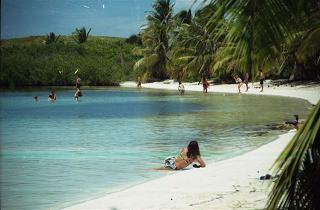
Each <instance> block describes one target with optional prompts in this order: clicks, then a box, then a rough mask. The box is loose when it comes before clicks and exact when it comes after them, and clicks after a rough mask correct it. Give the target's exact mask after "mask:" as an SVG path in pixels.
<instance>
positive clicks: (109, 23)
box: [1, 0, 200, 39]
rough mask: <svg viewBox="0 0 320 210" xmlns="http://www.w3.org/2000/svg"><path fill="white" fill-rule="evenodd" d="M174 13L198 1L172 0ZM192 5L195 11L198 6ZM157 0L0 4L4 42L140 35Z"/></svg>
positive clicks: (48, 0)
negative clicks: (86, 34)
mask: <svg viewBox="0 0 320 210" xmlns="http://www.w3.org/2000/svg"><path fill="white" fill-rule="evenodd" d="M171 1H172V2H173V3H174V5H175V6H174V12H175V13H177V12H178V11H180V10H182V9H189V8H190V7H191V6H192V5H193V3H194V1H195V0H171ZM199 2H200V1H199V0H198V1H197V3H196V5H193V7H192V9H193V10H194V9H195V8H196V7H197V5H198V4H199ZM153 3H154V0H1V39H9V38H18V37H27V36H35V35H46V34H49V33H50V32H54V33H55V34H56V35H70V34H71V33H72V32H73V31H74V30H75V28H81V27H86V28H87V29H89V28H92V30H91V33H90V34H91V35H98V36H112V37H129V36H130V35H132V34H136V33H138V32H139V31H140V28H141V26H142V25H144V24H145V23H146V22H145V17H146V15H148V13H149V12H150V11H152V4H153Z"/></svg>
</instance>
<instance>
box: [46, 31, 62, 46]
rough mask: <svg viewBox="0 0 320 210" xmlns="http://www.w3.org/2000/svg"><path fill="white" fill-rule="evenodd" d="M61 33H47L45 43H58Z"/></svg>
mask: <svg viewBox="0 0 320 210" xmlns="http://www.w3.org/2000/svg"><path fill="white" fill-rule="evenodd" d="M59 37H60V35H59V36H58V37H57V36H56V35H55V33H53V32H50V33H49V34H47V36H46V40H45V43H46V44H51V43H56V42H57V41H58V39H59Z"/></svg>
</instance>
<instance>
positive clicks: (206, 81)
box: [202, 77, 209, 93]
mask: <svg viewBox="0 0 320 210" xmlns="http://www.w3.org/2000/svg"><path fill="white" fill-rule="evenodd" d="M202 86H203V91H202V92H203V93H207V92H208V87H209V82H208V80H207V78H205V77H203V79H202Z"/></svg>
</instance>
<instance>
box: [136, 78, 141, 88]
mask: <svg viewBox="0 0 320 210" xmlns="http://www.w3.org/2000/svg"><path fill="white" fill-rule="evenodd" d="M137 88H141V78H140V77H138V82H137Z"/></svg>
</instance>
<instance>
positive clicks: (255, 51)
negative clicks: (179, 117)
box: [134, 0, 320, 81]
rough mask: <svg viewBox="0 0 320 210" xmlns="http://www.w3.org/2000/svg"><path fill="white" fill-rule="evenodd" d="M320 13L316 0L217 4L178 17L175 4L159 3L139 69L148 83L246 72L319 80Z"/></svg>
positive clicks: (144, 34)
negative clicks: (261, 70)
mask: <svg viewBox="0 0 320 210" xmlns="http://www.w3.org/2000/svg"><path fill="white" fill-rule="evenodd" d="M198 2H200V1H198ZM319 8H320V4H319V2H318V1H317V0H285V1H283V0H261V1H257V0H240V1H235V0H215V1H203V4H202V7H200V8H199V9H198V10H195V12H194V13H195V14H192V13H191V10H187V11H180V12H178V13H177V14H174V11H173V3H172V1H170V0H156V1H155V3H154V4H153V10H152V11H151V12H150V13H149V14H148V16H147V18H146V20H147V24H146V26H145V27H143V29H142V30H141V31H140V33H139V37H140V39H141V42H142V46H141V47H137V48H135V49H134V54H136V55H139V56H142V58H141V59H140V60H139V61H138V62H136V63H135V69H137V71H139V72H140V75H142V76H143V78H144V79H145V80H149V81H152V80H163V79H167V78H174V79H176V80H198V79H199V78H201V77H211V78H217V79H223V78H231V75H234V74H237V75H243V74H244V73H246V72H247V73H249V74H250V76H251V78H252V79H254V78H256V76H257V72H258V69H259V68H262V69H263V71H264V72H265V74H266V75H267V76H270V77H273V78H277V77H289V76H290V75H292V74H294V76H295V78H296V79H317V80H319V79H320V72H319V70H318V69H319V65H320V41H319V40H320V39H319V38H318V37H320V33H319V32H320V30H319V29H320V22H319V20H320V12H319Z"/></svg>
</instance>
